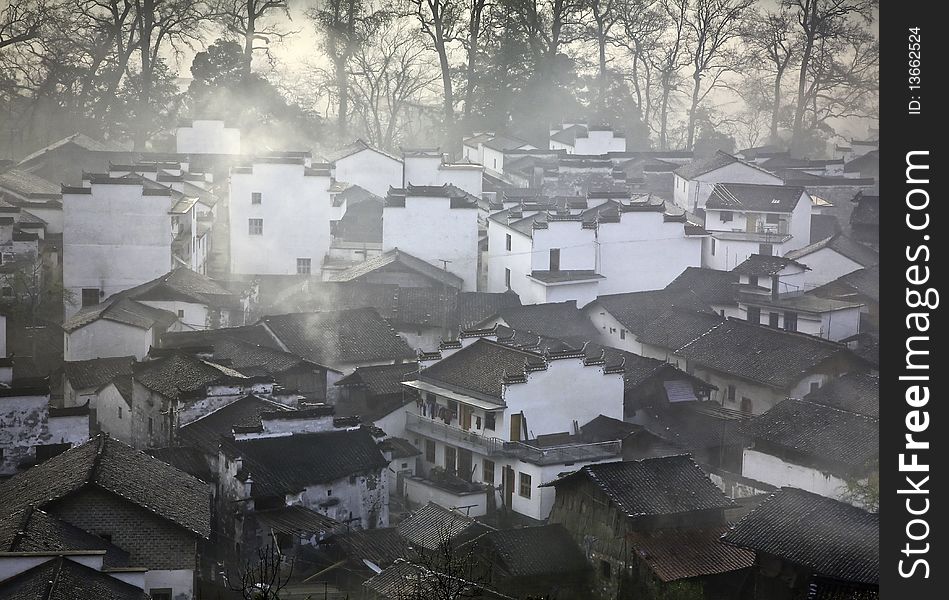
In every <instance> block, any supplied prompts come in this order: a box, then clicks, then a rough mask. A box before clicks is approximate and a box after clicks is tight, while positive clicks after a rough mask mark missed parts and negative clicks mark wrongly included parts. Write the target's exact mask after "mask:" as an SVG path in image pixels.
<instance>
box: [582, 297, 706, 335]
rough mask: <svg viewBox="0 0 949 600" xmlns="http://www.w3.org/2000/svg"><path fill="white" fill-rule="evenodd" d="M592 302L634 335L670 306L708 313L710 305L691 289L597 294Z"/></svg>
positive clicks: (670, 307)
mask: <svg viewBox="0 0 949 600" xmlns="http://www.w3.org/2000/svg"><path fill="white" fill-rule="evenodd" d="M594 302H595V303H597V304H599V305H600V306H602V307H603V308H604V309H606V312H608V313H610V315H612V316H613V318H615V319H616V320H617V321H619V322H620V323H621V324H622V325H623V326H625V327H626V329H627V330H629V331H630V332H631V333H632V334H633V335H639V334H640V333H641V332H642V331H644V330H645V329H646V328H647V327H648V326H649V324H650V323H652V322H653V321H654V320H655V319H656V318H658V317H659V316H660V315H662V314H664V313H666V312H668V311H669V310H670V309H672V308H674V307H675V308H680V309H686V310H689V311H694V312H707V313H711V312H712V309H711V308H710V307H709V306H708V305H707V304H705V303H704V302H702V301H701V300H699V298H698V297H696V295H695V294H694V293H692V292H691V291H690V290H685V291H678V290H673V291H669V290H652V291H648V292H630V293H626V294H609V295H605V296H598V297H597V299H596V300H595V301H594Z"/></svg>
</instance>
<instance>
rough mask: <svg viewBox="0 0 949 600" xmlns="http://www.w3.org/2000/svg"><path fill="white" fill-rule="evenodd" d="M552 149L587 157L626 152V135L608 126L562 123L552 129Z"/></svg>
mask: <svg viewBox="0 0 949 600" xmlns="http://www.w3.org/2000/svg"><path fill="white" fill-rule="evenodd" d="M550 149H551V150H563V151H565V152H566V153H567V154H585V155H600V154H607V153H609V152H626V134H624V133H623V132H621V131H614V130H613V128H612V127H610V126H608V125H588V124H586V123H562V124H559V125H557V126H556V127H551V129H550Z"/></svg>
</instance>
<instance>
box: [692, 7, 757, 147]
mask: <svg viewBox="0 0 949 600" xmlns="http://www.w3.org/2000/svg"><path fill="white" fill-rule="evenodd" d="M754 2H755V0H693V5H692V7H691V10H688V11H687V12H686V23H687V26H688V29H689V30H690V32H691V38H692V39H691V44H692V46H691V52H690V58H691V60H690V63H691V70H692V72H691V74H690V75H691V78H692V96H691V101H690V103H689V124H688V130H687V138H686V149H688V150H691V149H692V147H693V146H694V144H695V123H696V116H697V112H696V111H697V110H698V108H699V105H700V104H701V103H702V102H703V101H704V100H705V98H706V97H708V95H709V93H711V91H712V90H714V89H715V88H716V87H718V86H719V85H720V84H721V78H722V75H724V74H725V73H727V72H729V71H732V70H735V69H736V68H738V66H739V63H740V54H739V53H737V52H733V51H732V50H733V48H732V47H731V46H732V42H733V41H734V40H736V39H737V38H739V36H740V34H741V23H742V22H741V18H742V16H743V15H744V14H745V11H747V10H748V8H749V7H750V6H751V5H752V4H754Z"/></svg>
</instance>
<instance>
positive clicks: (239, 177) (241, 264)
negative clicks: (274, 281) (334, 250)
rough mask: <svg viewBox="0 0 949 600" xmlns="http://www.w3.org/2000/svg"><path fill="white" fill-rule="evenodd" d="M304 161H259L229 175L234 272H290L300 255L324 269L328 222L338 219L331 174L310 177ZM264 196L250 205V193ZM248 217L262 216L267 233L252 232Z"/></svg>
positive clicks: (313, 266) (315, 269) (313, 267)
mask: <svg viewBox="0 0 949 600" xmlns="http://www.w3.org/2000/svg"><path fill="white" fill-rule="evenodd" d="M304 170H305V167H304V166H303V165H302V164H287V163H280V164H271V163H261V164H255V165H254V167H253V172H252V173H241V172H232V173H231V178H230V192H229V193H230V198H229V202H228V210H229V212H230V245H231V248H230V250H231V252H230V256H231V273H235V274H242V275H250V274H267V275H290V274H296V272H297V259H298V258H309V259H310V268H311V273H313V274H317V273H319V272H320V267H321V266H322V264H323V258H324V257H325V256H326V254H327V252H328V251H329V247H330V241H331V238H330V221H331V220H336V219H338V218H339V215H338V214H337V213H338V212H339V211H338V210H334V207H333V206H332V203H331V201H330V195H329V185H330V178H329V176H328V175H327V176H324V175H307V174H305V172H304ZM255 192H258V193H260V194H261V202H260V204H252V201H251V199H252V194H253V193H255ZM249 219H263V235H250V234H249V233H248V232H249V224H248V220H249Z"/></svg>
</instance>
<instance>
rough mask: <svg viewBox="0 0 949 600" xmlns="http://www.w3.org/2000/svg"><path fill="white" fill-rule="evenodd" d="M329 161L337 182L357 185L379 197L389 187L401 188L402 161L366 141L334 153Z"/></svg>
mask: <svg viewBox="0 0 949 600" xmlns="http://www.w3.org/2000/svg"><path fill="white" fill-rule="evenodd" d="M328 160H329V163H330V167H331V168H332V172H333V177H334V179H336V181H344V182H346V183H349V184H352V185H358V186H359V187H361V188H363V189H364V190H368V191H369V192H371V193H373V194H375V195H376V196H379V197H380V198H382V197H385V195H386V194H387V193H388V191H389V188H390V187H394V188H397V187H401V186H402V169H403V166H402V161H401V160H400V159H399V158H397V157H395V156H392V155H391V154H389V153H387V152H384V151H382V150H380V149H378V148H375V147H373V146H370V145H369V144H368V143H367V142H365V141H363V140H356V141H355V142H353V143H352V144H349V145H348V146H346V147H344V148H341V149H340V150H339V151H337V152H334V153H332V154H331V155H330V156H329V158H328Z"/></svg>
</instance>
